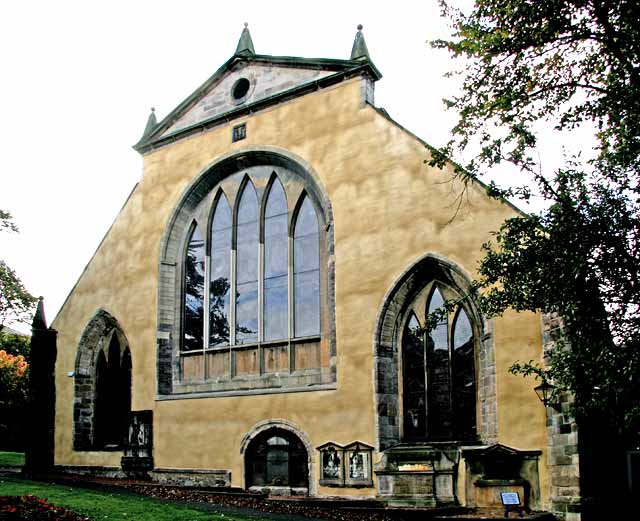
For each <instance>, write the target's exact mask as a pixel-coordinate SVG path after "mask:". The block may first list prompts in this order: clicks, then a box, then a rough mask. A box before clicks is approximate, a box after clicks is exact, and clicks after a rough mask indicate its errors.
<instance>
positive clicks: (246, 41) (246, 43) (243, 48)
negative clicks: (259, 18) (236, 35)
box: [236, 22, 256, 54]
mask: <svg viewBox="0 0 640 521" xmlns="http://www.w3.org/2000/svg"><path fill="white" fill-rule="evenodd" d="M255 53H256V51H255V49H254V48H253V40H252V39H251V33H250V32H249V24H248V23H247V22H245V23H244V29H243V30H242V34H241V35H240V40H238V46H237V47H236V54H255Z"/></svg>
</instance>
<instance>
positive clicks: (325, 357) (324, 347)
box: [320, 340, 331, 368]
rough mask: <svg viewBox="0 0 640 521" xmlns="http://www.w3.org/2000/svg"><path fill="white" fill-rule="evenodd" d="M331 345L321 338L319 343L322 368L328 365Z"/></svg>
mask: <svg viewBox="0 0 640 521" xmlns="http://www.w3.org/2000/svg"><path fill="white" fill-rule="evenodd" d="M330 350H331V346H330V345H329V342H328V341H327V340H323V341H322V342H321V343H320V366H321V367H323V368H328V367H329V359H330V357H331V352H330Z"/></svg>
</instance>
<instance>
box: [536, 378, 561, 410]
mask: <svg viewBox="0 0 640 521" xmlns="http://www.w3.org/2000/svg"><path fill="white" fill-rule="evenodd" d="M554 389H555V386H554V385H551V384H550V383H549V382H548V381H547V380H542V383H541V384H540V385H538V386H537V387H534V388H533V390H534V391H535V392H536V394H537V395H538V399H539V400H540V401H541V402H542V405H544V406H545V407H553V408H554V409H555V410H556V411H558V412H559V411H560V404H558V403H552V402H551V395H552V393H553V390H554Z"/></svg>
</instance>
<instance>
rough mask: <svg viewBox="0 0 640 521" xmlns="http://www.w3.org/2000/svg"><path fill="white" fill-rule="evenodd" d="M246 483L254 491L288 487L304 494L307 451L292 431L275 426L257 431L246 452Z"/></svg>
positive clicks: (293, 491)
mask: <svg viewBox="0 0 640 521" xmlns="http://www.w3.org/2000/svg"><path fill="white" fill-rule="evenodd" d="M245 476H246V486H247V488H248V489H253V490H262V489H266V490H267V491H268V490H270V489H271V490H274V489H283V488H287V489H289V490H288V491H287V492H289V493H291V494H307V493H308V490H309V466H308V454H307V450H306V448H305V446H304V444H303V443H302V441H301V440H300V438H298V437H297V436H296V435H295V434H293V433H292V432H290V431H288V430H285V429H279V428H277V427H274V428H271V429H267V430H266V431H263V432H261V433H260V434H258V435H257V436H256V437H255V438H254V439H253V440H251V443H250V444H249V446H248V447H247V450H246V452H245Z"/></svg>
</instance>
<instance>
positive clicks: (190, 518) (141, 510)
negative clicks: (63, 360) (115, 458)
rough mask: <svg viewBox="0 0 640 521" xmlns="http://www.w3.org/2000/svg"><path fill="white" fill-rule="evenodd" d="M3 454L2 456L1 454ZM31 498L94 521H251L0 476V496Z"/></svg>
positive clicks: (125, 495)
mask: <svg viewBox="0 0 640 521" xmlns="http://www.w3.org/2000/svg"><path fill="white" fill-rule="evenodd" d="M5 454H6V453H5ZM26 494H31V495H34V496H37V497H39V498H46V499H47V501H48V502H50V503H53V504H55V505H58V506H63V507H66V508H69V509H71V510H74V511H76V512H78V513H81V514H84V515H86V516H89V517H91V518H93V519H95V520H96V521H103V520H109V521H111V520H125V519H130V520H132V521H205V520H207V521H248V520H252V519H253V520H255V518H254V517H249V516H247V517H244V516H241V515H238V514H230V513H227V512H225V513H218V512H211V511H206V510H204V508H203V509H202V510H200V509H197V508H194V507H188V506H182V505H179V504H176V503H170V502H165V501H159V500H156V499H152V498H147V497H144V496H138V495H136V494H132V493H129V492H126V491H124V490H123V491H122V492H120V491H117V492H111V491H109V492H98V491H94V490H85V489H82V488H75V487H70V486H68V485H55V484H51V483H45V482H41V481H30V480H26V479H20V478H16V477H3V476H0V495H2V496H24V495H26Z"/></svg>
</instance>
